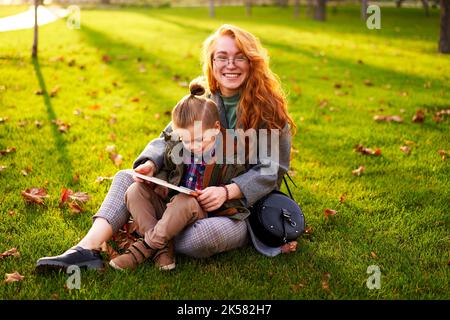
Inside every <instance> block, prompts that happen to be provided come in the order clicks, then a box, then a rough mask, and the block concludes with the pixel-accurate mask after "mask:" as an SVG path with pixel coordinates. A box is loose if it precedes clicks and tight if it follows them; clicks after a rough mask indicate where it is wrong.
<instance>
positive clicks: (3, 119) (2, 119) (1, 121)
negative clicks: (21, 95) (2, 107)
mask: <svg viewBox="0 0 450 320" xmlns="http://www.w3.org/2000/svg"><path fill="white" fill-rule="evenodd" d="M8 119H9V118H8V117H3V118H0V124H3V123H5V122H6V121H7V120H8Z"/></svg>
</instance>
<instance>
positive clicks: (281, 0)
mask: <svg viewBox="0 0 450 320" xmlns="http://www.w3.org/2000/svg"><path fill="white" fill-rule="evenodd" d="M277 3H278V6H280V7H287V6H288V0H278V1H277Z"/></svg>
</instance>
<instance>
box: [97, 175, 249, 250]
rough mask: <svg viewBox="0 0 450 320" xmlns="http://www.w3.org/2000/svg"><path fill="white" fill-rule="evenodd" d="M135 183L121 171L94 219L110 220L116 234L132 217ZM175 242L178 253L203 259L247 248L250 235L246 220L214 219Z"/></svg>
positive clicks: (197, 224)
mask: <svg viewBox="0 0 450 320" xmlns="http://www.w3.org/2000/svg"><path fill="white" fill-rule="evenodd" d="M133 182H134V180H133V178H132V177H131V175H129V174H127V173H125V172H123V171H119V172H117V173H116V175H115V176H114V179H113V181H112V184H111V187H110V188H109V191H108V194H107V195H106V197H105V199H104V200H103V203H102V205H101V206H100V209H99V210H98V212H97V213H96V214H95V215H94V216H93V217H92V219H95V218H98V217H101V218H104V219H106V221H108V223H109V224H110V225H111V227H112V230H113V233H116V232H117V231H118V230H119V229H120V228H121V227H122V226H123V225H124V224H125V223H127V221H128V219H129V217H130V213H129V212H128V210H127V207H126V205H125V192H126V191H127V189H128V187H129V186H130V185H131V184H132V183H133ZM174 242H175V251H176V252H177V253H181V254H185V255H187V256H191V257H196V258H203V257H210V256H212V255H214V254H217V253H220V252H225V251H228V250H232V249H236V248H240V247H243V246H245V245H247V244H248V243H249V236H248V232H247V225H246V223H245V221H243V220H235V219H230V218H227V217H211V218H206V219H201V220H198V221H197V222H195V223H194V224H192V225H190V226H188V227H187V228H186V229H184V230H183V231H182V232H181V233H180V234H178V235H177V236H176V237H175V239H174Z"/></svg>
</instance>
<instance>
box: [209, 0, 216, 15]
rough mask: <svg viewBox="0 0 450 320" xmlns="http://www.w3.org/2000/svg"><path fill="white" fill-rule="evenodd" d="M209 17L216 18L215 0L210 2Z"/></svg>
mask: <svg viewBox="0 0 450 320" xmlns="http://www.w3.org/2000/svg"><path fill="white" fill-rule="evenodd" d="M209 16H210V17H211V18H214V17H215V16H216V12H215V10H214V0H209Z"/></svg>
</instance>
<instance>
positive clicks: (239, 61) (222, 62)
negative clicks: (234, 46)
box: [213, 56, 248, 66]
mask: <svg viewBox="0 0 450 320" xmlns="http://www.w3.org/2000/svg"><path fill="white" fill-rule="evenodd" d="M230 60H231V61H233V64H234V65H235V66H242V65H245V64H246V63H247V62H248V58H247V57H246V56H237V57H234V58H227V57H221V56H219V57H216V58H214V59H213V61H214V62H215V63H216V64H217V65H218V66H227V65H228V64H229V63H230Z"/></svg>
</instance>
